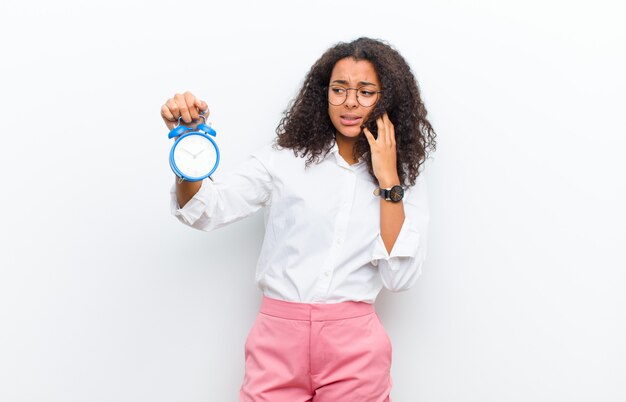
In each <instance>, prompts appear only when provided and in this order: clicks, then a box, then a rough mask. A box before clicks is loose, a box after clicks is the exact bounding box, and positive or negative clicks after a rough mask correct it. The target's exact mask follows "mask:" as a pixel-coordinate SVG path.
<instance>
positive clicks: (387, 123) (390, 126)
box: [383, 112, 393, 147]
mask: <svg viewBox="0 0 626 402" xmlns="http://www.w3.org/2000/svg"><path fill="white" fill-rule="evenodd" d="M383 123H384V124H385V134H386V139H387V145H388V146H389V147H391V146H392V142H391V135H392V131H393V124H391V120H389V115H388V114H387V112H385V114H383Z"/></svg>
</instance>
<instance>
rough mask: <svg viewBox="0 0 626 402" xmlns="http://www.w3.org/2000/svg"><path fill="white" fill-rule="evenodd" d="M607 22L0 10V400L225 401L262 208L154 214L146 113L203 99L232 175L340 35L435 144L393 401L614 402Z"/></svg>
mask: <svg viewBox="0 0 626 402" xmlns="http://www.w3.org/2000/svg"><path fill="white" fill-rule="evenodd" d="M625 8H626V7H625V6H624V5H623V3H622V2H619V1H595V2H590V1H589V2H580V1H565V0H563V1H538V0H531V1H519V2H514V1H495V0H494V1H489V0H477V1H471V2H463V1H452V0H445V1H441V0H439V1H435V0H432V1H418V2H414V3H412V4H411V5H407V4H405V3H401V2H389V1H388V2H382V1H380V2H374V1H364V0H361V1H316V2H312V1H301V2H296V1H291V2H284V3H282V2H276V1H269V2H268V1H263V2H248V3H246V2H240V1H231V2H226V1H221V2H211V1H186V2H185V1H183V2H164V1H147V0H146V1H119V0H109V1H89V2H85V1H78V0H75V1H69V0H63V1H57V2H44V1H32V2H24V1H21V2H18V1H14V0H8V1H7V0H3V1H2V3H1V5H0V34H1V38H2V39H1V46H2V49H1V50H2V52H1V54H2V62H1V64H0V69H1V70H0V71H1V74H0V84H1V88H2V90H1V98H0V113H2V119H1V122H2V137H1V138H2V147H1V149H2V156H1V157H0V164H1V166H0V168H1V172H2V193H1V194H2V196H1V202H2V205H1V210H2V220H1V222H0V227H1V228H2V229H1V230H2V232H1V236H2V239H1V246H0V247H1V248H2V251H1V253H0V266H1V269H0V401H3V402H5V401H6V402H17V401H38V402H39V401H44V402H57V401H63V402H74V401H77V402H78V401H80V402H87V401H89V402H104V401H106V402H109V401H110V402H113V401H115V402H126V401H133V402H136V401H150V402H161V401H190V402H192V401H219V402H222V401H235V400H236V399H237V392H238V389H239V386H240V383H241V379H242V377H243V344H244V340H245V337H246V336H247V332H248V329H249V327H250V325H251V324H252V320H253V318H254V315H255V314H256V311H257V308H258V304H259V301H260V293H259V291H258V290H257V289H256V287H255V285H254V283H253V280H254V266H255V263H256V257H257V255H258V252H259V249H260V245H261V241H262V234H263V220H262V215H261V214H257V215H254V216H252V217H250V218H249V219H247V220H244V221H241V222H238V223H235V224H233V225H231V226H229V227H227V228H224V229H221V230H218V231H216V232H212V233H202V232H198V231H194V230H192V229H190V228H187V227H185V226H183V225H181V224H180V223H179V222H178V221H176V220H175V219H174V218H173V217H172V216H171V215H170V211H169V194H168V192H169V189H170V186H171V184H172V182H173V176H172V174H171V172H170V170H169V166H168V163H167V153H168V151H169V147H170V146H171V141H169V140H167V138H166V134H167V132H166V129H165V128H164V126H163V125H162V122H161V120H160V117H159V108H160V106H161V104H162V103H163V102H165V100H166V99H167V98H168V97H170V96H172V95H173V94H174V93H175V92H182V91H184V90H191V91H193V92H194V93H196V94H198V95H199V96H201V97H202V98H203V99H205V100H206V101H207V102H208V103H209V105H210V107H211V111H212V116H211V120H212V122H213V125H214V127H215V128H216V129H217V130H218V139H219V144H220V147H221V150H222V157H223V162H222V165H221V167H220V169H223V170H226V169H229V168H232V167H234V166H236V164H237V163H238V162H239V161H242V160H243V158H244V157H245V156H247V155H248V153H250V152H251V151H252V150H254V149H255V148H256V147H257V146H258V145H259V144H261V143H263V142H266V141H267V140H270V139H271V138H272V137H273V136H274V129H275V127H276V125H277V123H278V121H279V119H280V117H281V114H282V112H283V111H284V110H285V108H286V107H287V104H288V102H289V100H290V99H291V98H293V96H294V95H295V94H296V92H297V90H298V88H299V85H300V84H301V83H302V80H303V78H304V75H305V74H306V72H307V71H308V69H309V67H310V66H311V65H312V64H313V62H314V61H315V60H316V59H317V58H318V57H319V56H320V55H321V53H322V52H323V51H324V50H325V49H327V48H328V47H330V46H332V45H333V44H334V43H336V42H338V41H348V40H352V39H355V38H357V37H359V36H371V37H375V38H382V39H386V40H388V41H389V42H390V43H391V44H392V45H394V46H395V47H396V48H397V49H398V50H399V51H400V52H401V53H402V54H403V55H404V56H405V57H406V59H407V60H408V61H409V63H410V64H411V66H412V68H413V70H414V72H415V74H416V76H417V79H418V81H419V83H420V85H421V89H422V92H423V97H424V100H425V102H426V107H427V109H428V110H429V118H430V120H431V122H432V123H433V126H434V127H435V129H436V131H437V133H438V145H439V147H438V151H437V152H436V153H435V154H434V157H433V158H432V160H431V161H429V163H428V168H427V177H428V181H429V185H430V202H431V209H432V218H431V236H430V249H429V257H428V261H427V263H426V265H425V267H424V273H423V276H422V277H421V278H420V280H419V281H418V284H417V285H416V286H415V287H414V288H413V289H411V290H410V291H408V292H405V293H400V294H391V293H387V292H383V293H382V294H381V296H380V297H379V300H378V301H377V308H378V311H379V314H380V315H381V317H382V320H383V322H384V323H385V325H386V327H387V328H388V331H389V333H390V336H391V338H392V341H393V345H394V355H393V358H394V365H393V371H392V374H393V379H394V389H393V393H392V397H393V399H394V401H396V402H397V401H399V402H405V401H406V402H413V401H420V402H466V401H467V402H514V401H520V402H530V401H532V402H543V401H546V402H548V401H549V402H556V401H558V402H560V401H568V402H579V401H593V402H618V401H619V402H624V401H626V292H625V291H624V290H625V289H626V272H625V270H626V258H625V256H624V251H623V249H624V246H625V245H626V229H625V227H626V213H625V212H624V205H626V184H625V183H626V181H625V180H624V172H626V162H625V161H624V147H625V146H626V141H625V136H626V129H625V128H626V124H624V116H625V113H624V109H625V106H626V102H625V101H624V94H625V92H626V80H625V78H624V71H626V56H625V54H626V52H625V51H624V49H626V29H624V25H623V21H624V15H625ZM357 402H360V401H357Z"/></svg>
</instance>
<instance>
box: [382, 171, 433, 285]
mask: <svg viewBox="0 0 626 402" xmlns="http://www.w3.org/2000/svg"><path fill="white" fill-rule="evenodd" d="M426 193H427V189H426V182H425V179H424V177H423V174H420V176H419V177H418V179H417V181H416V183H415V185H414V186H412V187H410V188H409V189H407V190H406V191H405V197H404V200H403V203H404V216H405V217H404V222H403V223H402V227H401V229H400V233H399V234H398V237H397V239H396V241H395V243H394V245H393V248H392V249H391V252H390V253H388V252H387V248H386V247H385V243H384V242H383V239H382V236H381V235H380V233H378V235H377V237H376V239H375V241H374V244H373V246H372V248H373V252H372V264H373V265H375V266H377V267H378V271H379V273H380V277H381V280H382V283H383V286H384V287H385V288H387V289H389V290H391V291H393V292H400V291H404V290H407V289H409V288H411V287H412V286H413V285H415V283H416V282H417V279H418V278H419V276H420V275H421V273H422V265H423V263H424V260H425V259H426V250H427V236H428V233H427V232H428V220H429V211H428V200H427V194H426Z"/></svg>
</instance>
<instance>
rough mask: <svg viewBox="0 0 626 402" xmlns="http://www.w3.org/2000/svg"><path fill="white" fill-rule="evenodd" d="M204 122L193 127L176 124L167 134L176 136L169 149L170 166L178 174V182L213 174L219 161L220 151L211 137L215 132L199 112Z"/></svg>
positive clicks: (200, 178) (195, 179)
mask: <svg viewBox="0 0 626 402" xmlns="http://www.w3.org/2000/svg"><path fill="white" fill-rule="evenodd" d="M200 117H202V119H204V123H200V124H198V126H197V127H196V128H195V129H192V128H190V127H187V126H184V125H182V124H181V119H182V117H180V118H179V119H178V124H177V125H176V127H174V128H173V129H172V130H171V131H170V132H169V134H168V138H170V139H172V138H176V137H178V138H176V141H175V142H174V145H172V150H171V151H170V167H171V168H172V170H173V171H174V174H175V175H176V176H178V178H179V182H182V181H183V180H186V181H200V180H203V179H205V178H207V177H209V176H211V175H212V174H213V172H215V169H217V165H219V163H220V151H219V148H218V147H217V144H216V143H215V140H214V139H213V137H215V135H216V134H217V133H216V132H215V130H213V128H211V124H210V123H208V124H207V121H206V117H205V116H204V115H203V114H201V115H200Z"/></svg>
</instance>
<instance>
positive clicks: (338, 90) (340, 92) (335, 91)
mask: <svg viewBox="0 0 626 402" xmlns="http://www.w3.org/2000/svg"><path fill="white" fill-rule="evenodd" d="M330 91H331V92H332V93H333V94H336V95H343V94H345V93H346V89H345V88H341V87H330Z"/></svg>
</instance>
